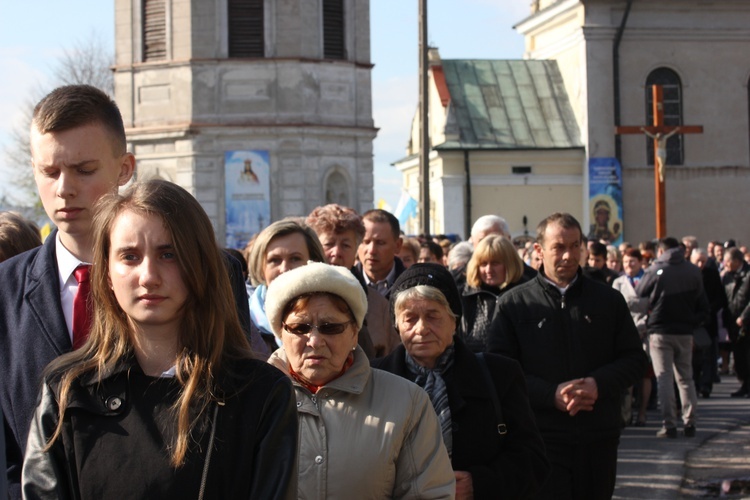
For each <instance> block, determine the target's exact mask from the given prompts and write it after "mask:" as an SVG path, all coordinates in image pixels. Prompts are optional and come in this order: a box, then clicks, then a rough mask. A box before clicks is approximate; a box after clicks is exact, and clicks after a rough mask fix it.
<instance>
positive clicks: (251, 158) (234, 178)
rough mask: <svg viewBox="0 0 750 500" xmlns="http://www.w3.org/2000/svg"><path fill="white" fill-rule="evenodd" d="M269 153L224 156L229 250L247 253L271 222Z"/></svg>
mask: <svg viewBox="0 0 750 500" xmlns="http://www.w3.org/2000/svg"><path fill="white" fill-rule="evenodd" d="M270 170H271V168H270V165H269V159H268V151H226V152H225V153H224V193H225V195H224V200H225V208H226V211H225V212H226V225H227V229H226V246H227V247H228V248H237V249H243V248H245V245H246V244H247V242H248V241H249V240H250V238H252V237H253V235H254V234H256V233H258V232H260V231H261V230H262V229H263V228H265V227H266V226H267V225H268V224H269V223H270V222H271V188H270Z"/></svg>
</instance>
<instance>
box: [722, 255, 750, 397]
mask: <svg viewBox="0 0 750 500" xmlns="http://www.w3.org/2000/svg"><path fill="white" fill-rule="evenodd" d="M724 269H725V270H726V272H725V273H724V277H723V278H722V282H723V284H724V288H725V290H726V295H727V300H728V302H729V306H728V307H726V308H725V309H724V315H723V320H724V326H725V327H726V328H727V331H728V333H729V339H730V340H731V341H732V347H733V352H734V370H735V372H737V378H738V379H739V380H740V382H742V386H741V387H740V389H739V390H738V391H736V392H733V393H732V397H733V398H743V397H750V388H749V387H748V378H750V353H749V352H748V351H750V339H748V334H747V330H748V327H749V326H750V265H748V264H747V262H745V261H744V258H743V255H742V252H741V251H740V250H739V249H738V248H737V247H732V248H729V249H728V250H727V251H726V252H725V253H724Z"/></svg>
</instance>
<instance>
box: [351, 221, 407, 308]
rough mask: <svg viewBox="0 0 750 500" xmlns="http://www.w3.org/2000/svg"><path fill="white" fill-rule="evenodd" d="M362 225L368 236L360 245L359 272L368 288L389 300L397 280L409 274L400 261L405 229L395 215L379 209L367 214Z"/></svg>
mask: <svg viewBox="0 0 750 500" xmlns="http://www.w3.org/2000/svg"><path fill="white" fill-rule="evenodd" d="M362 223H363V224H364V225H365V236H364V238H363V239H362V242H361V243H360V244H359V252H358V255H359V262H358V263H357V270H359V271H360V272H361V273H362V276H363V277H364V279H365V283H366V284H367V286H370V287H372V288H374V289H375V290H377V291H378V292H379V293H380V295H382V296H383V297H385V298H389V297H390V289H391V287H392V286H393V283H394V282H395V281H396V278H398V277H399V276H400V275H401V273H403V272H404V271H405V270H406V267H404V263H403V262H401V259H399V258H398V257H397V255H398V253H399V252H400V251H401V245H402V244H403V240H402V239H401V225H400V224H399V223H398V219H397V218H396V217H395V216H394V215H393V214H392V213H390V212H386V211H385V210H380V209H377V208H376V209H372V210H368V211H367V212H365V213H364V214H363V215H362Z"/></svg>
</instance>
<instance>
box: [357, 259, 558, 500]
mask: <svg viewBox="0 0 750 500" xmlns="http://www.w3.org/2000/svg"><path fill="white" fill-rule="evenodd" d="M391 309H392V312H393V314H394V317H395V324H396V329H397V330H398V332H399V334H400V335H401V341H402V345H401V346H399V347H397V348H396V350H394V351H393V352H392V353H391V354H389V355H388V356H386V357H385V358H382V359H379V360H375V361H373V363H372V365H373V367H375V368H380V369H382V370H386V371H389V372H391V373H394V374H396V375H400V376H401V377H404V378H406V379H408V380H411V381H414V382H416V383H417V384H418V385H419V386H421V387H423V388H424V389H425V391H427V393H428V394H429V396H430V400H431V401H432V405H433V407H434V408H435V412H436V413H437V414H438V418H439V420H440V426H441V431H442V432H441V433H442V436H443V440H444V442H445V444H446V447H447V448H448V452H449V454H450V455H451V462H452V465H453V470H454V474H455V476H456V498H476V499H482V498H486V499H492V498H532V497H533V496H534V494H535V493H536V492H537V491H538V489H539V487H540V486H541V485H542V483H543V482H544V480H545V478H546V476H547V473H548V471H549V464H548V463H547V459H546V457H545V449H544V443H543V442H542V438H541V436H540V435H539V431H538V430H537V428H536V424H535V421H534V415H533V413H532V411H531V408H530V406H529V401H528V397H527V394H526V382H525V379H524V375H523V373H522V371H521V368H520V366H519V365H518V363H517V362H515V361H513V360H511V359H508V358H505V357H503V356H499V355H496V354H486V353H480V354H474V353H472V352H471V351H470V350H469V349H468V348H467V346H466V344H465V343H464V342H463V341H462V340H461V338H460V337H459V336H458V335H456V334H455V331H456V325H457V324H458V321H459V320H460V318H461V299H460V296H459V293H458V289H457V288H456V285H455V284H454V281H453V278H452V277H451V275H450V273H449V272H448V271H447V270H446V269H445V268H444V267H443V266H440V265H436V264H415V265H413V266H412V267H411V268H409V269H408V270H407V271H405V272H404V273H403V274H402V275H401V276H399V278H398V279H397V280H396V282H395V283H394V285H393V292H392V295H391Z"/></svg>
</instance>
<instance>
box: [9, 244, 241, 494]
mask: <svg viewBox="0 0 750 500" xmlns="http://www.w3.org/2000/svg"><path fill="white" fill-rule="evenodd" d="M56 240H57V231H54V232H52V234H50V235H49V236H48V237H47V239H46V240H45V242H44V245H42V246H41V247H37V248H34V249H33V250H29V251H28V252H24V253H22V254H20V255H17V256H15V257H13V258H11V259H8V260H6V261H4V262H3V263H2V264H0V283H2V288H1V289H0V373H2V378H0V407H1V408H2V411H3V414H4V417H5V425H4V432H5V452H6V457H7V475H8V489H9V496H10V498H13V499H16V498H18V499H20V498H21V490H20V483H21V464H22V461H23V450H24V447H25V446H26V436H27V433H28V431H29V423H30V422H31V416H32V414H33V412H34V407H35V405H36V402H37V396H38V394H39V387H40V385H41V382H42V380H41V379H42V371H43V370H44V368H45V367H46V366H47V364H49V363H50V362H51V361H52V360H53V359H55V358H56V357H58V356H60V355H61V354H64V353H66V352H68V351H70V350H71V349H72V345H71V342H70V336H69V334H68V327H67V325H66V324H65V316H64V315H63V311H62V307H61V305H60V278H59V271H58V268H57V258H56V256H55V242H56ZM225 255H226V254H225ZM225 264H226V267H227V270H228V271H229V275H230V280H231V282H232V291H233V292H234V295H235V303H236V304H237V312H238V314H239V317H240V323H241V324H242V327H243V329H245V331H246V332H248V330H247V327H248V326H249V325H250V323H251V322H250V312H249V309H248V303H247V292H246V291H245V286H244V282H243V280H242V270H241V268H240V263H239V262H237V261H236V260H235V259H234V258H229V257H228V256H227V258H226V259H225ZM253 345H255V344H253Z"/></svg>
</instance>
